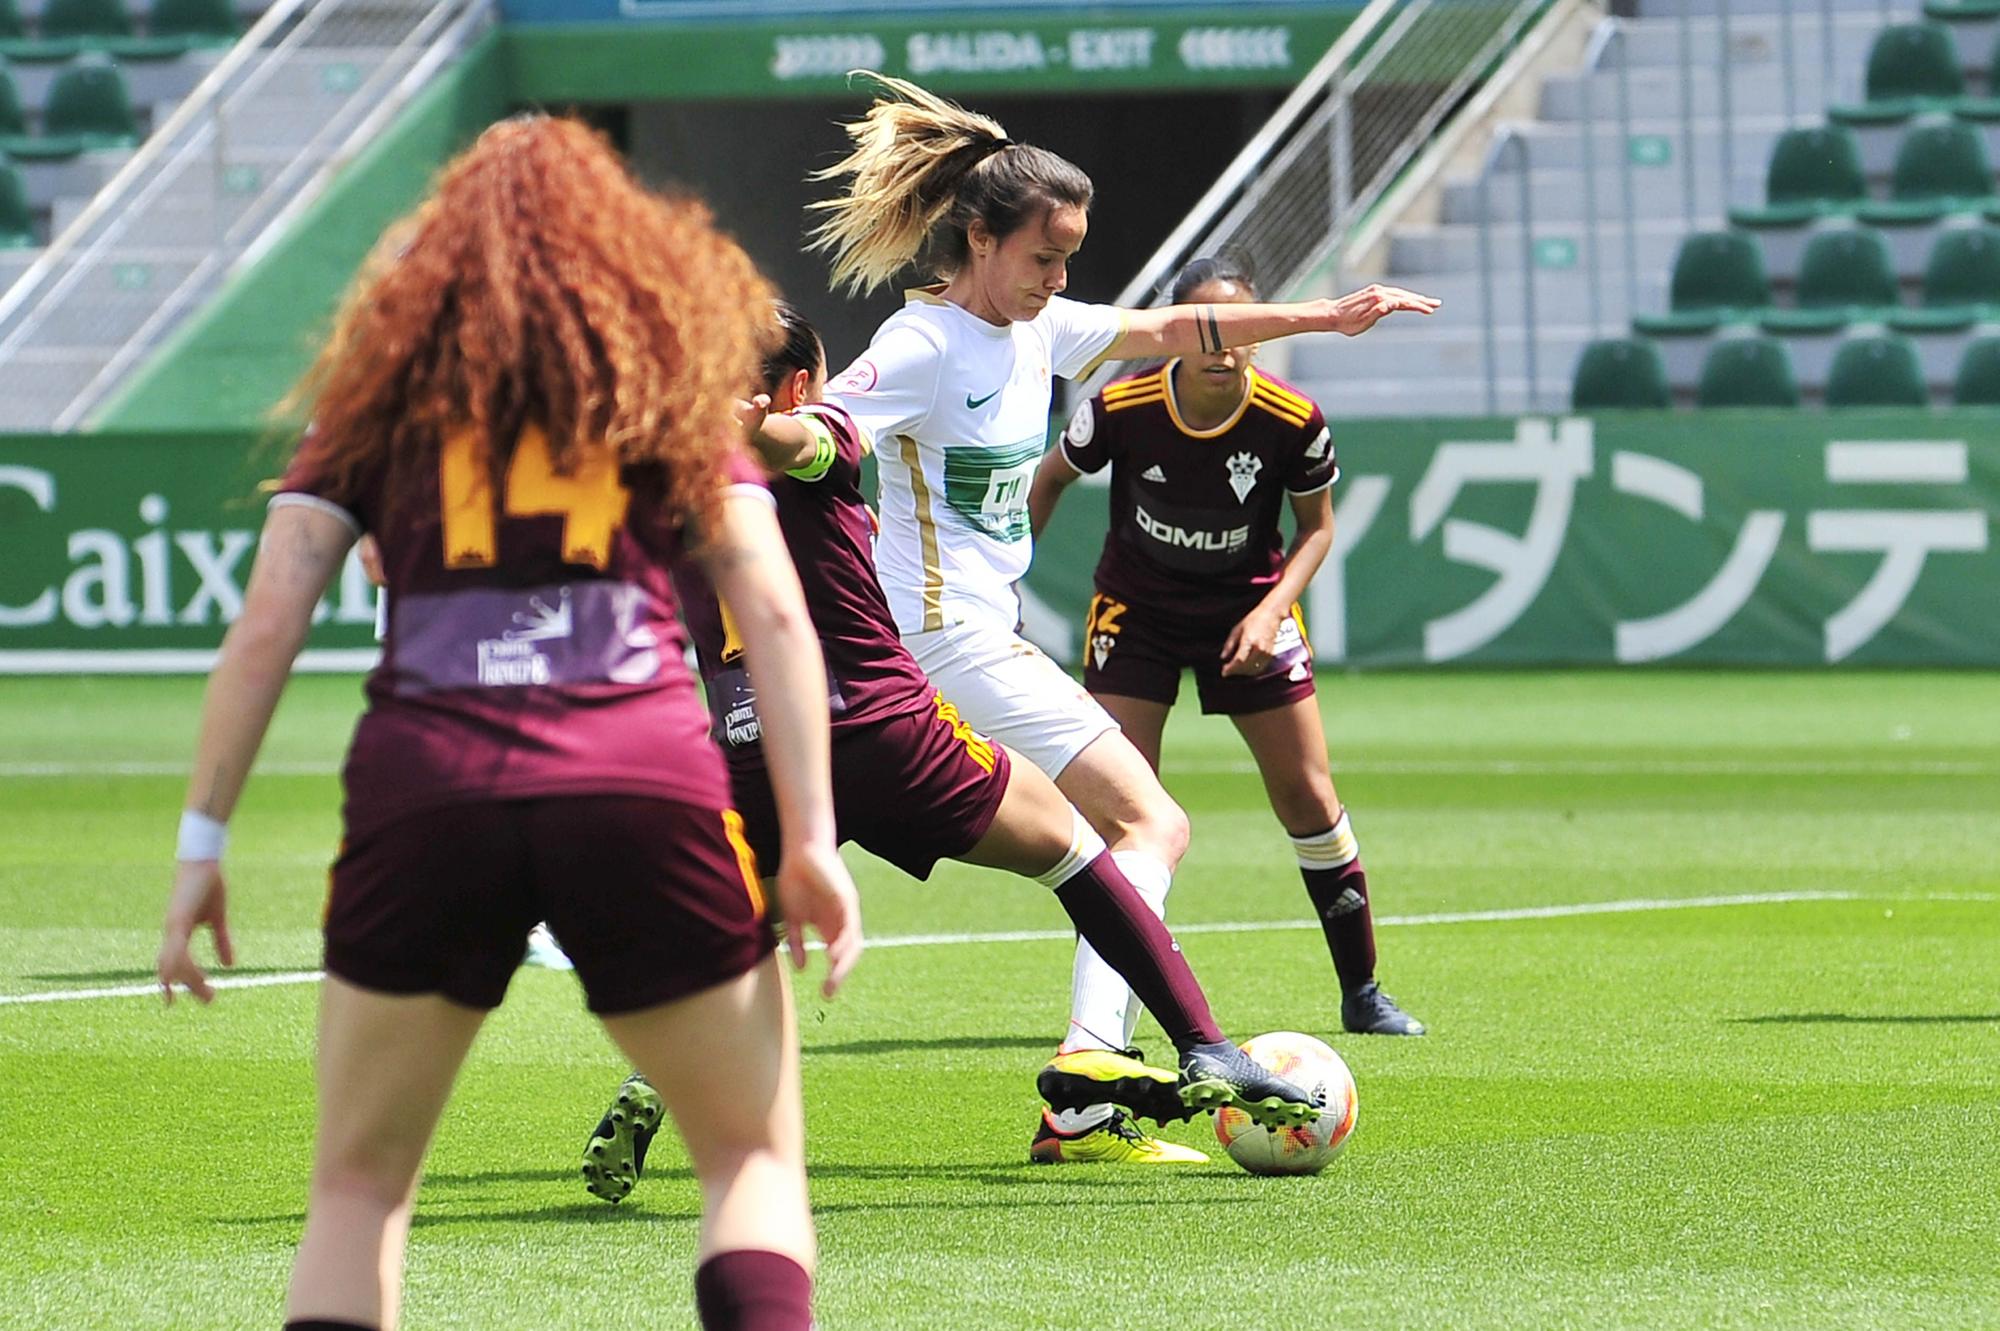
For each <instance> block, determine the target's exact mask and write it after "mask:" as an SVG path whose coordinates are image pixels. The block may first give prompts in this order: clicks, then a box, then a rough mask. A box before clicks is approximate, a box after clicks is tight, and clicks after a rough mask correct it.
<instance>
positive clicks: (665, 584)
mask: <svg viewBox="0 0 2000 1331" xmlns="http://www.w3.org/2000/svg"><path fill="white" fill-rule="evenodd" d="M769 299H770V290H769V288H768V287H767V286H766V285H765V284H764V282H763V281H762V279H761V278H759V277H758V276H757V274H756V271H755V269H754V268H753V267H752V266H751V264H750V261H749V259H748V258H747V257H746V256H745V255H744V254H743V253H742V251H741V250H739V249H738V248H737V247H736V246H735V244H734V243H733V242H731V241H730V240H728V239H727V238H726V237H724V236H723V235H721V234H720V233H719V232H717V231H716V230H715V229H714V228H713V226H712V225H711V223H710V221H709V215H708V212H707V210H706V209H705V208H703V207H702V206H701V205H699V204H697V203H693V202H685V201H683V202H671V203H670V202H667V201H664V200H661V199H658V198H655V197H653V196H651V195H649V194H647V193H646V192H645V191H644V190H642V189H641V188H640V187H639V186H638V184H637V183H636V182H634V181H633V180H632V179H631V177H630V176H629V175H627V174H626V172H625V169H624V167H623V166H622V165H621V164H620V162H619V161H618V158H617V157H616V155H615V154H614V153H613V152H612V150H611V148H610V146H609V145H608V144H607V143H605V142H604V141H603V140H602V139H601V138H600V137H598V136H597V135H595V134H593V133H592V132H591V131H589V130H588V129H586V128H584V127H583V126H581V125H578V124H575V123H573V122H566V121H559V120H550V119H548V118H545V117H525V118H517V119H514V120H510V121H507V122H505V123H503V124H499V125H496V126H494V127H492V128H491V129H488V130H487V131H486V132H485V133H484V134H482V135H481V136H480V138H479V139H478V141H477V142H476V143H474V144H473V146H472V147H471V148H469V149H468V150H467V151H466V152H465V153H464V154H463V155H461V156H460V157H459V158H458V159H456V160H455V161H453V162H452V163H451V164H450V165H448V166H447V167H446V168H445V170H444V171H443V173H442V174H441V175H440V177H439V180H438V183H437V186H436V188H435V190H434V192H433V193H432V195H431V196H430V198H429V199H427V200H426V201H425V202H424V203H423V204H422V205H421V206H420V207H419V208H418V209H417V211H416V212H415V214H414V215H413V216H412V217H411V218H409V219H408V220H407V222H406V223H405V224H403V225H400V226H398V227H397V228H394V229H393V230H392V231H391V233H390V234H389V235H388V236H387V237H385V239H384V242H383V244H382V245H380V246H378V248H377V251H376V254H375V256H374V258H373V259H372V260H371V262H370V264H369V266H368V267H367V268H366V269H364V272H363V275H362V277H361V278H360V279H359V280H358V282H357V285H356V287H355V290H354V292H353V293H352V295H351V296H350V298H349V300H348V301H347V303H346V305H345V307H344V308H343V310H342V313H341V315H340V318H339V321H338V323H337V325H336V327H335V329H334V332H333V336H332V339H331V341H330V343H329V344H328V346H327V347H326V349H325V350H324V352H323V353H322V354H321V356H320V359H319V361H318V363H317V365H316V366H315V367H314V369H313V370H312V372H311V373H310V374H309V376H308V378H307V380H306V382H305V386H304V390H303V392H302V396H303V398H304V400H305V402H306V404H307V405H308V406H310V408H311V410H312V415H313V420H314V423H315V424H314V429H313V430H312V431H310V432H309V433H308V434H307V437H306V439H305V441H304V442H303V443H302V444H301V445H300V447H299V451H298V454H297V456H296V457H295V458H294V460H293V462H292V465H291V468H290V469H289V471H288V472H287V474H286V476H285V478H284V480H283V481H282V482H281V483H280V486H279V491H280V492H279V493H278V494H277V496H276V497H275V498H274V499H273V500H272V504H271V511H270V513H269V515H268V517H267V519H266V522H265V527H264V533H263V545H262V548H261V551H260V553H259V555H258V557H257V561H256V565H255V568H254V570H253V572H252V574H251V580H250V586H249V589H248V592H247V593H246V599H245V606H244V611H243V614H242V616H241V617H240V618H239V619H238V620H237V621H236V623H235V624H234V625H233V626H232V627H231V628H230V630H229V634H228V637H227V638H226V640H225V641H224V644H223V647H222V652H221V656H220V658H219V661H218V663H217V665H216V668H215V672H214V674H213V675H212V676H211V677H210V680H209V685H208V694H207V698H206V700H205V702H204V705H203V709H202V721H201V733H200V739H199V743H198V746H197V749H196V758H195V764H194V775H193V779H192V781H191V784H190V787H189V791H188V800H187V811H186V812H185V813H184V814H183V815H182V821H181V837H180V845H179V848H178V854H177V858H178V861H179V862H178V865H177V867H176V871H175V880H174V888H173V892H172V895H171V898H170V900H169V902H168V905H167V913H166V922H165V927H164V937H163V939H162V942H161V947H160V954H159V963H158V966H159V976H160V984H161V987H162V990H163V993H164V995H165V997H166V998H167V1000H168V1001H169V1002H171V1001H172V999H173V994H174V988H175V986H180V987H183V988H186V989H187V990H189V991H191V992H192V993H193V994H194V995H195V997H197V998H198V999H200V1000H202V1001H203V1002H207V1001H209V1000H210V999H211V998H212V997H213V987H212V986H211V985H210V984H209V982H208V980H207V978H206V976H205V975H204V973H203V971H202V968H201V967H200V965H199V964H197V963H196V961H195V960H194V958H193V956H192V955H191V952H190V946H189V944H190V938H191V935H192V934H193V932H194V931H195V929H196V928H198V927H200V926H203V925H206V926H208V927H209V928H211V929H212V930H213V931H214V935H215V943H216V951H217V953H218V954H219V956H220V958H221V960H222V962H223V964H224V965H228V964H231V963H232V962H233V959H234V958H233V950H232V948H231V946H230V942H229V932H228V922H227V917H226V911H225V905H224V887H223V877H222V873H221V867H220V863H219V861H220V859H221V856H222V852H223V843H224V828H225V824H226V823H227V821H228V818H229V815H230V812H231V810H232V809H233V808H234V806H235V804H236V801H237V797H238V795H239V793H240V792H241V790H242V788H243V784H244V781H245V779H246V777H247V776H248V774H249V771H250V766H251V762H252V760H253V759H254V757H255V755H256V752H257V748H258V745H259V743H260V742H261V740H262V737H263V734H264V731H265V728H266V726H267V725H268V724H269V721H270V718H271V714H272V711H273V709H274V708H275V707H276V705H277V701H278V696H279V694H280V692H281V691H282V689H283V687H284V684H285V680H286V676H287V675H288V673H289V670H290V667H291V663H292V660H293V658H294V657H295V655H296V654H297V652H298V650H299V647H300V645H301V644H302V643H303V642H304V640H305V638H306V634H307V630H308V627H309V625H310V623H311V619H312V613H313V609H314V606H315V604H316V603H317V602H318V600H319V598H320V596H321V594H322V593H323V592H324V591H325V589H326V587H327V585H328V583H329V581H330V580H331V579H332V578H333V577H334V576H335V574H336V572H337V571H338V569H339V567H340V565H341V563H342V561H343V560H344V559H345V557H346V554H347V552H348V550H349V548H350V547H352V546H353V544H354V542H355V540H356V538H357V537H359V536H360V535H361V534H362V533H364V532H372V533H374V534H375V535H376V536H377V538H378V540H379V542H380V546H381V557H382V561H383V565H384V572H385V574H386V576H387V579H388V587H389V591H390V595H391V600H390V607H391V613H390V623H389V627H388V633H387V638H386V641H385V642H384V644H383V653H382V662H381V665H380V666H379V667H378V668H377V669H376V671H375V673H374V674H373V675H371V676H370V677H369V680H368V686H367V695H368V706H367V710H366V712H365V713H364V714H363V716H362V718H361V720H360V722H359V724H358V726H357V728H356V731H355V737H354V741H353V744H352V746H351V747H350V749H349V752H348V758H347V764H346V769H345V772H344V785H345V789H346V802H345V807H344V809H343V824H344V840H343V843H342V850H341V853H340V857H339V859H338V861H337V862H336V863H335V865H334V867H333V872H332V881H331V888H330V893H329V897H328V902H327V909H326V916H325V937H326V970H327V978H326V980H325V982H324V984H323V986H322V988H321V993H320V1018H319V1038H318V1086H319V1127H318V1136H317V1141H316V1144H315V1148H314V1160H313V1170H312V1182H311V1188H310V1193H309V1199H308V1203H307V1210H306V1222H305V1233H304V1236H303V1237H302V1239H301V1240H300V1244H299V1252H298V1258H297V1261H296V1264H295V1265H294V1268H293V1272H292V1280H291V1288H290V1292H289V1294H288V1296H287V1310H286V1317H287V1319H288V1320H287V1323H286V1325H287V1326H288V1327H289V1328H291V1329H292V1331H328V1329H330V1328H347V1329H348V1331H353V1329H354V1328H367V1329H373V1328H382V1329H384V1331H386V1329H387V1328H391V1327H393V1326H394V1325H395V1323H396V1320H397V1311H398V1303H399V1299H400V1294H401V1285H402V1267H403V1251H404V1247H405V1243H406V1239H407V1235H408V1231H409V1224H410V1211H411V1200H412V1197H413V1195H414V1193H415V1190H416V1186H417V1180H418V1176H419V1174H420V1172H421V1169H422V1165H423V1157H424V1153H425V1150H426V1147H427V1145H428V1143H429V1141H430V1138H431V1134H432V1131H433V1130H434V1128H435V1126H436V1124H437V1121H438V1118H439V1116H440V1114H441V1113H442V1111H443V1109H444V1105H445V1101H446V1099H447V1097H448V1096H449V1094H450V1091H451V1085H452V1082H453V1080H454V1078H455V1077H456V1075H457V1071H458V1067H459V1064H460V1063H461V1062H462V1061H463V1059H464V1057H465V1054H466V1051H467V1049H468V1047H469V1046H470V1045H471V1043H472V1039H473V1036H474V1035H475V1034H476V1033H477V1031H478V1030H479V1027H480V1023H481V1022H482V1020H483V1019H484V1018H485V1015H486V1013H487V1011H488V1010H490V1009H491V1008H494V1007H496V1006H498V1005H499V1003H500V1001H501V999H502V997H503V995H504V994H505V992H506V989H507V984H508V980H509V979H510V977H511V976H512V974H513V971H514V968H515V966H516V965H517V964H518V963H519V961H520V959H521V947H522V941H523V939H524V938H525V937H526V935H527V932H528V929H529V927H530V926H531V925H532V924H534V922H535V921H536V920H538V919H542V918H546V919H548V920H550V921H551V922H552V923H553V924H554V925H555V927H556V928H557V929H559V930H560V931H561V934H562V937H563V941H564V943H565V944H566V945H567V947H568V948H569V951H570V953H571V955H572V956H573V957H574V959H575V962H576V967H577V973H578V976H579V978H580V979H581V980H582V982H583V985H584V989H585V993H586V996H587V999H588V1002H589V1005H590V1007H591V1010H592V1011H594V1012H595V1013H597V1014H598V1016H599V1017H600V1018H601V1019H602V1020H603V1022H604V1025H605V1028H606V1029H607V1030H608V1031H609V1032H610V1034H611V1035H612V1037H613V1038H614V1039H615V1040H616V1041H617V1042H618V1043H619V1045H620V1046H621V1047H622V1048H623V1049H624V1050H625V1052H626V1054H627V1055H628V1056H629V1057H630V1058H631V1059H632V1061H633V1062H634V1063H635V1064H636V1065H637V1066H639V1067H641V1068H644V1069H646V1070H647V1071H648V1072H650V1073H651V1074H652V1075H653V1077H654V1079H655V1080H656V1082H657V1083H658V1084H659V1085H660V1086H662V1087H664V1088H666V1094H667V1099H668V1103H669V1108H670V1109H671V1110H672V1112H673V1115H674V1117H675V1119H676V1121H677V1122H678V1124H679V1126H680V1129H681V1133H682V1135H683V1137H684V1138H685V1139H686V1141H687V1145H688V1153H689V1156H690V1158H691V1160H692V1163H693V1166H694V1170H695V1173H696V1175H697V1176H698V1177H699V1179H700V1180H701V1184H702V1193H703V1201H704V1206H703V1216H702V1225H701V1235H700V1240H699V1254H700V1258H699V1260H700V1266H699V1269H698V1271H697V1272H696V1275H695V1291H696V1301H697V1304H698V1305H699V1308H700V1313H701V1319H702V1323H703V1325H704V1326H705V1327H708V1328H711V1329H714V1328H737V1329H749V1328H754V1329H755V1331H806V1328H808V1327H809V1326H810V1325H811V1321H812V1312H811V1307H810V1299H811V1287H812V1281H811V1271H812V1267H813V1264H814V1238H813V1226H812V1217H811V1214H810V1212H809V1211H808V1208H807V1203H806V1183H805V1168H804V1140H803V1138H804V1127H803V1116H802V1114H801V1109H800V1098H799V1074H798V1039H797V1032H796V1029H795V1026H794V1022H793V1016H792V1010H791V1005H790V1004H791V999H790V986H789V984H788V983H787V981H786V979H785V977H784V975H783V973H782V971H781V969H780V967H779V965H778V963H777V959H776V957H775V955H774V954H773V947H774V941H773V937H772V931H771V927H770V924H769V923H768V921H767V920H766V919H765V910H764V898H763V896H762V888H761V886H760V884H759V882H758V880H757V878H756V876H755V875H754V873H752V872H750V868H751V866H750V852H749V849H748V847H747V846H746V845H744V843H743V839H742V836H741V833H740V830H739V824H738V820H737V817H736V815H735V813H734V812H733V811H732V810H731V809H730V808H729V797H728V785H727V777H726V775H725V773H724V770H723V765H722V760H721V757H720V755H719V754H718V753H717V752H716V749H715V747H714V745H713V743H712V742H711V741H710V740H709V738H708V736H707V733H706V730H707V727H706V724H705V722H706V718H705V716H704V715H703V710H702V706H701V702H700V700H699V699H698V698H697V697H696V696H695V691H694V682H693V680H692V679H691V678H690V677H689V674H688V672H687V669H686V666H685V664H684V663H683V660H682V644H683V642H684V637H683V635H682V632H681V629H680V627H679V623H678V621H677V619H676V618H675V615H674V599H673V592H672V584H671V581H670V576H669V566H670V564H671V563H672V562H673V561H674V560H676V559H677V558H679V557H680V556H681V553H682V551H683V548H684V544H685V542H684V534H687V533H694V534H698V538H699V544H698V545H697V546H696V548H695V558H697V559H698V560H699V561H700V562H701V563H702V565H703V567H704V568H705V569H706V570H707V573H708V576H709V577H711V578H712V579H713V580H714V581H715V584H716V585H717V586H718V587H719V588H721V589H722V591H723V593H724V594H725V595H727V596H728V597H729V598H730V602H731V604H732V605H734V606H736V607H737V608H738V614H737V623H738V626H739V630H740V632H741V633H742V635H743V639H744V641H745V643H746V644H748V645H749V646H750V647H751V649H752V652H753V655H752V659H753V660H754V661H755V662H756V665H755V669H756V671H757V677H758V682H759V684H760V685H761V686H762V687H763V690H764V692H765V693H766V695H767V696H768V697H770V698H772V699H773V700H775V701H774V702H773V704H772V705H771V707H770V708H769V709H768V710H767V712H766V714H765V717H764V720H765V726H766V731H767V738H766V747H767V749H768V751H769V760H770V768H771V773H772V781H773V784H774V786H775V788H776V791H777V795H776V801H777V804H778V806H779V808H780V809H781V810H782V813H781V816H780V821H781V824H782V839H783V848H782V849H783V854H782V861H781V864H780V867H779V870H778V875H777V887H776V891H777V895H778V898H779V902H778V904H779V905H780V906H781V907H782V909H783V912H784V917H785V919H787V920H788V921H789V922H790V926H791V945H792V950H793V955H794V959H795V960H796V961H797V962H799V963H801V964H803V962H804V959H805V947H804V931H805V929H806V928H808V927H810V928H812V929H814V930H816V931H817V932H819V933H820V934H821V936H822V937H823V938H824V939H825V940H826V945H827V952H828V958H829V966H828V971H827V978H826V983H825V988H826V990H827V991H828V992H829V993H831V992H832V990H833V989H834V988H835V987H836V986H838V984H839V983H840V981H841V979H842V977H843V976H844V975H845V974H846V972H847V970H848V968H849V967H850V966H851V965H852V964H853V962H854V960H855V957H856V955H857V953H858V949H859V947H860V941H861V940H860V915H859V907H858V905H857V902H856V898H855V895H854V886H853V884H852V882H851V881H849V879H848V876H847V873H846V870H845V869H844V868H843V867H842V865H841V862H840V859H839V857H838V854H837V852H836V849H835V845H834V839H833V801H832V793H831V791H830V789H829V787H828V777H827V771H828V767H827V743H828V741H827V722H826V696H825V693H824V691H823V688H822V687H821V684H822V681H823V679H824V675H823V668H822V666H821V664H820V656H819V647H818V644H817V643H816V642H815V640H814V638H813V635H812V629H811V624H810V622H809V620H808V619H807V617H806V614H805V608H804V605H803V602H802V598H801V595H800V592H799V585H798V580H797V578H796V577H795V575H794V574H793V572H792V568H791V565H790V563H789V562H788V561H787V560H786V558H785V556H784V552H783V545H782V538H781V537H780V535H779V533H778V528H777V522H776V519H775V518H774V517H773V516H772V513H771V508H770V501H769V495H768V493H767V492H766V491H765V490H764V488H763V487H762V485H761V483H760V482H758V481H757V480H756V473H755V472H754V470H750V469H749V467H748V463H747V460H746V459H744V458H742V456H741V455H740V453H739V452H738V450H737V445H736V442H735V441H736V440H737V439H738V438H740V436H741V427H740V426H739V425H738V423H737V421H736V420H735V417H734V411H733V404H734V401H735V396H736V392H737V389H738V386H739V385H741V384H742V383H743V382H744V380H745V379H746V378H747V377H748V376H749V375H751V374H753V373H755V371H756V366H757V362H758V357H759V355H760V354H761V351H762V343H761V334H762V331H763V330H762V329H760V328H757V327H755V326H754V325H753V323H752V321H751V320H749V319H746V318H745V317H744V313H743V312H744V311H745V310H746V309H756V308H758V307H760V306H761V305H762V303H763V302H766V301H768V300H769ZM739 471H740V472H741V479H742V482H743V483H734V482H737V481H738V480H739V476H738V475H737V473H738V472H739Z"/></svg>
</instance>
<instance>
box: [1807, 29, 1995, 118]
mask: <svg viewBox="0 0 2000 1331" xmlns="http://www.w3.org/2000/svg"><path fill="white" fill-rule="evenodd" d="M1964 95H1965V75H1964V74H1963V73H1961V72H1960V70H1959V67H1958V46H1957V44H1956V43H1955V42H1953V41H1952V37H1951V29H1949V28H1947V27H1945V26H1944V24H1942V23H1931V22H1923V23H1894V24H1891V25H1890V26H1888V27H1886V28H1884V29H1882V31H1881V32H1879V33H1877V34H1876V36H1875V43H1874V45H1873V46H1871V47H1869V49H1868V81H1867V97H1868V100H1867V101H1865V102H1861V103H1859V104H1858V105H1853V106H1834V107H1829V108H1828V109H1827V114H1828V115H1830V116H1832V117H1833V118H1834V119H1835V120H1838V121H1840V122H1842V123H1843V124H1848V125H1892V124H1896V123H1898V122H1900V121H1904V120H1908V119H1909V118H1910V117H1911V116H1913V115H1918V114H1920V113H1922V112H1925V111H1938V110H1943V109H1945V108H1946V107H1948V106H1949V105H1950V103H1951V102H1953V101H1955V100H1957V99H1958V98H1960V97H1963V96H1964Z"/></svg>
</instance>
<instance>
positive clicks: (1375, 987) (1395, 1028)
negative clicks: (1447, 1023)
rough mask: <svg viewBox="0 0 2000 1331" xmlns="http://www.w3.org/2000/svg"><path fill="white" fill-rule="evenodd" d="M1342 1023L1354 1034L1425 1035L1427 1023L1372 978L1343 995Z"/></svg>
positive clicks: (1341, 1001)
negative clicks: (1398, 1002) (1405, 1008)
mask: <svg viewBox="0 0 2000 1331" xmlns="http://www.w3.org/2000/svg"><path fill="white" fill-rule="evenodd" d="M1340 1024H1341V1025H1342V1026H1343V1027H1345V1028H1346V1029H1347V1030H1348V1031H1349V1032H1350V1033H1352V1034H1354V1035H1422V1034H1423V1033H1424V1024H1423V1023H1422V1022H1421V1021H1418V1020H1417V1019H1416V1018H1415V1017H1413V1016H1411V1015H1410V1014H1409V1013H1407V1012H1405V1011H1403V1009H1401V1008H1399V1007H1397V1006H1396V1000H1395V999H1393V998H1391V997H1389V995H1387V994H1385V993H1383V992H1382V986H1381V985H1379V984H1377V983H1375V981H1373V980H1370V981H1369V982H1368V983H1367V984H1364V985H1362V986H1361V987H1360V988H1359V989H1355V990H1351V991H1349V992H1348V993H1345V994H1343V995H1341V999H1340Z"/></svg>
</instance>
